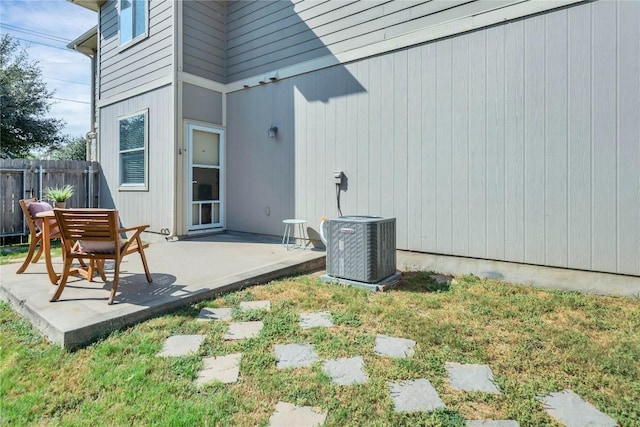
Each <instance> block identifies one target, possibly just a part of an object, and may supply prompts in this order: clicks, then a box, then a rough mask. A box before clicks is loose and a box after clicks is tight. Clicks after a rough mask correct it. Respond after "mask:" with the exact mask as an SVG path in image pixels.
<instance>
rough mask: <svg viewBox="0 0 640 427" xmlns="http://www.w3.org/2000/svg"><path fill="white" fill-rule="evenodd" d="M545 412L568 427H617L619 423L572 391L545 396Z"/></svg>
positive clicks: (543, 399)
mask: <svg viewBox="0 0 640 427" xmlns="http://www.w3.org/2000/svg"><path fill="white" fill-rule="evenodd" d="M540 400H542V403H544V410H545V411H546V412H547V414H549V416H551V417H552V418H554V419H555V420H557V421H559V422H560V423H562V424H564V425H565V426H567V427H588V426H598V427H615V426H617V425H618V423H617V422H616V421H615V420H614V419H613V418H611V417H609V416H608V415H607V414H604V413H602V412H600V411H599V410H598V409H596V407H595V406H593V405H592V404H590V403H589V402H586V401H584V400H582V398H581V397H580V396H578V395H577V394H576V393H575V392H573V391H572V390H564V391H561V392H558V393H551V394H549V395H548V396H543V397H542V398H541V399H540Z"/></svg>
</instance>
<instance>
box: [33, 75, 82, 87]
mask: <svg viewBox="0 0 640 427" xmlns="http://www.w3.org/2000/svg"><path fill="white" fill-rule="evenodd" d="M42 78H43V79H45V80H57V81H59V82H65V83H72V84H75V85H84V86H91V84H90V83H83V82H74V81H71V80H63V79H57V78H55V77H47V76H43V77H42Z"/></svg>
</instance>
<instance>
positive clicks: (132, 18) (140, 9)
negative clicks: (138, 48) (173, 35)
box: [119, 0, 149, 46]
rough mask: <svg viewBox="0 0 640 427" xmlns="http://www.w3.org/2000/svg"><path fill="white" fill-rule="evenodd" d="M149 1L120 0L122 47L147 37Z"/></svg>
mask: <svg viewBox="0 0 640 427" xmlns="http://www.w3.org/2000/svg"><path fill="white" fill-rule="evenodd" d="M147 10H148V1H147V0H120V20H119V27H120V28H119V30H120V46H122V45H125V44H127V43H129V42H131V41H133V40H136V39H138V38H143V37H144V36H146V35H147V23H148V22H149V20H148V19H147Z"/></svg>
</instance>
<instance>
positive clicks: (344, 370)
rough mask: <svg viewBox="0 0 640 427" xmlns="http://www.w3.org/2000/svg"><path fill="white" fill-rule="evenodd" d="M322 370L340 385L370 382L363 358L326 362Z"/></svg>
mask: <svg viewBox="0 0 640 427" xmlns="http://www.w3.org/2000/svg"><path fill="white" fill-rule="evenodd" d="M322 370H323V371H324V373H325V374H327V375H329V376H330V377H331V380H332V381H333V382H334V383H337V384H340V385H350V384H363V383H366V382H367V381H368V380H369V376H368V375H367V373H366V372H365V371H364V359H362V356H356V357H351V358H340V359H330V360H325V361H324V363H323V365H322Z"/></svg>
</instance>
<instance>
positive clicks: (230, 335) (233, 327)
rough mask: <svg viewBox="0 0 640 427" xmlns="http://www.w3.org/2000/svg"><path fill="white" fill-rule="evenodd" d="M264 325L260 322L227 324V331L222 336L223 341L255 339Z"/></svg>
mask: <svg viewBox="0 0 640 427" xmlns="http://www.w3.org/2000/svg"><path fill="white" fill-rule="evenodd" d="M263 326H264V324H263V323H262V322H236V323H229V329H227V333H226V334H225V335H224V339H225V340H228V341H231V340H242V339H245V338H255V337H257V336H258V335H260V331H261V330H262V327H263Z"/></svg>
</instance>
